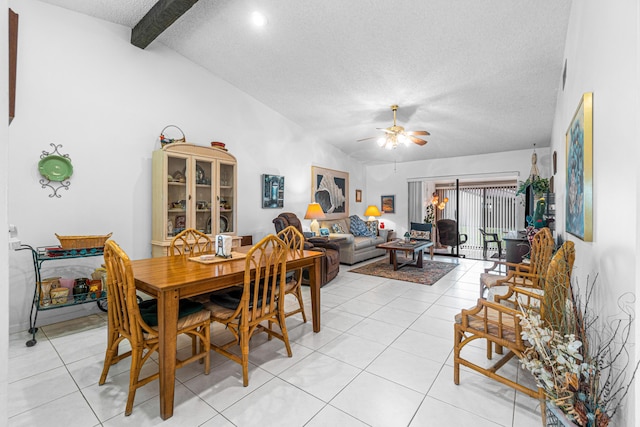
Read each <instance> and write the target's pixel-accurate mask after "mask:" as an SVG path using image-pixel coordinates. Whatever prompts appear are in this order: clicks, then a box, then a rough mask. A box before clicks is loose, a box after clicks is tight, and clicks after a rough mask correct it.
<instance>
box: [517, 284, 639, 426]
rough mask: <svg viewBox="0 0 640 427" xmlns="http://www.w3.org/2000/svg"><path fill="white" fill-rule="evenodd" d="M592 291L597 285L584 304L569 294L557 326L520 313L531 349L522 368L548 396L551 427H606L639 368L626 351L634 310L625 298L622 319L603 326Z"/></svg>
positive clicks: (621, 302)
mask: <svg viewBox="0 0 640 427" xmlns="http://www.w3.org/2000/svg"><path fill="white" fill-rule="evenodd" d="M587 282H589V279H588V278H587ZM594 285H595V279H594V280H593V281H592V282H591V284H590V285H589V286H587V292H585V294H584V296H583V297H582V298H578V297H576V295H575V293H574V289H571V293H570V296H569V298H568V299H567V301H566V304H560V305H561V306H563V307H564V311H563V312H562V313H561V316H560V320H559V321H557V322H554V323H555V325H556V326H551V325H550V324H548V323H546V322H545V321H543V320H542V319H541V317H540V314H539V312H537V311H535V310H531V309H528V310H524V309H522V308H521V311H522V314H521V315H520V319H521V320H520V325H521V326H522V335H523V339H526V340H528V341H529V343H530V347H529V348H528V349H527V350H526V351H525V352H524V354H523V355H522V356H521V358H520V362H521V364H522V366H523V367H524V368H525V369H527V370H529V371H530V372H531V373H532V374H533V376H534V378H535V380H536V383H537V385H538V387H540V388H542V389H543V391H544V393H545V396H546V398H547V412H546V415H547V426H550V425H553V426H581V427H607V426H608V425H609V422H610V421H611V419H612V418H613V416H614V415H615V413H616V411H617V410H618V409H619V408H620V406H621V404H622V401H623V399H624V398H625V396H626V395H627V393H628V391H629V388H630V386H631V383H632V382H633V379H634V377H635V374H636V372H637V370H638V366H639V365H640V362H638V363H637V364H635V366H633V361H632V359H631V356H630V354H629V349H627V348H626V345H627V342H628V340H629V336H630V331H631V324H632V322H633V311H632V308H630V304H629V303H627V304H624V302H625V300H624V299H623V298H622V297H621V298H620V300H619V306H620V307H621V309H622V313H623V314H622V315H621V316H622V317H619V318H618V319H617V320H614V321H610V319H608V320H607V322H604V321H603V320H602V319H600V318H599V317H598V315H597V314H594V309H593V308H592V304H593V303H592V302H591V301H590V298H591V296H592V295H593V289H594ZM575 287H576V290H578V291H579V289H578V288H577V285H575ZM543 304H544V303H543ZM628 368H631V369H628ZM550 422H551V424H550Z"/></svg>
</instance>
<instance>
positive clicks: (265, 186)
mask: <svg viewBox="0 0 640 427" xmlns="http://www.w3.org/2000/svg"><path fill="white" fill-rule="evenodd" d="M283 207H284V176H280V175H267V174H263V175H262V208H263V209H277V208H283Z"/></svg>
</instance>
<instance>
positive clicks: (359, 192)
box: [356, 190, 362, 203]
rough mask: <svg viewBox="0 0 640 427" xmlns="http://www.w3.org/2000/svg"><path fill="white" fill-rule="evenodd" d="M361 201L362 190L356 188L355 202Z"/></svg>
mask: <svg viewBox="0 0 640 427" xmlns="http://www.w3.org/2000/svg"><path fill="white" fill-rule="evenodd" d="M360 202H362V190H356V203H360Z"/></svg>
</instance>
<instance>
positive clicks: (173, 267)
mask: <svg viewBox="0 0 640 427" xmlns="http://www.w3.org/2000/svg"><path fill="white" fill-rule="evenodd" d="M249 249H250V246H244V247H241V248H239V249H237V250H238V252H244V253H246V252H247V251H248V250H249ZM323 255H324V254H323V253H322V252H317V251H304V253H303V255H302V256H299V255H291V254H290V255H289V258H288V259H287V270H289V271H290V270H295V269H298V268H308V269H309V286H310V289H311V311H312V319H313V331H314V332H320V278H321V275H320V273H321V270H320V267H321V261H322V256H323ZM245 261H246V259H245V258H239V259H237V260H234V259H231V260H225V261H223V262H216V263H212V264H204V263H200V262H196V261H193V260H189V258H188V257H187V256H174V257H168V256H167V257H156V258H148V259H139V260H133V261H131V265H132V267H133V277H134V279H135V283H136V288H137V289H138V290H140V291H142V292H144V293H145V294H148V295H150V296H152V297H154V298H157V300H158V332H159V337H160V338H159V341H160V342H159V348H158V353H159V355H158V363H159V372H160V378H159V381H160V416H161V417H162V419H163V420H166V419H168V418H170V417H171V416H172V415H173V401H174V387H175V369H176V350H177V348H176V347H177V325H178V305H179V304H178V302H179V300H180V299H181V298H187V297H193V296H196V295H201V294H205V293H208V292H211V291H215V290H218V289H224V288H228V287H231V286H234V285H239V284H242V283H243V280H244V270H245Z"/></svg>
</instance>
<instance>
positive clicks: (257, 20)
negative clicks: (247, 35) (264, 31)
mask: <svg viewBox="0 0 640 427" xmlns="http://www.w3.org/2000/svg"><path fill="white" fill-rule="evenodd" d="M251 22H253V25H255V26H256V27H264V26H265V25H267V22H268V21H267V17H266V16H264V15H263V14H262V13H260V12H258V11H255V12H253V13H252V14H251Z"/></svg>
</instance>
